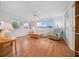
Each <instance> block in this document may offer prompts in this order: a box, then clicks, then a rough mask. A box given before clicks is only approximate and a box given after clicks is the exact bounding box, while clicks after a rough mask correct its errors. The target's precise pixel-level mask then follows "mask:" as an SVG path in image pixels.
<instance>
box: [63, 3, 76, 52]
mask: <svg viewBox="0 0 79 59" xmlns="http://www.w3.org/2000/svg"><path fill="white" fill-rule="evenodd" d="M73 4H74V2H70V3H69V4H68V7H67V9H66V13H65V18H64V19H65V21H66V28H65V29H64V30H65V41H66V43H67V44H68V46H69V47H70V48H71V49H72V50H73V51H75V32H73V31H72V30H73V29H72V27H73V26H74V24H75V23H73V21H75V19H74V18H75V16H73V13H75V10H74V11H73V8H72V5H73Z"/></svg>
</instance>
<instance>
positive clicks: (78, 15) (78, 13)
mask: <svg viewBox="0 0 79 59" xmlns="http://www.w3.org/2000/svg"><path fill="white" fill-rule="evenodd" d="M75 55H76V56H79V1H76V2H75Z"/></svg>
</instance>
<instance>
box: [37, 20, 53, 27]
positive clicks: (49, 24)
mask: <svg viewBox="0 0 79 59" xmlns="http://www.w3.org/2000/svg"><path fill="white" fill-rule="evenodd" d="M37 27H38V28H52V27H53V20H52V19H44V20H41V21H40V22H37Z"/></svg>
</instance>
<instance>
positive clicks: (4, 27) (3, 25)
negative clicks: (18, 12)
mask: <svg viewBox="0 0 79 59" xmlns="http://www.w3.org/2000/svg"><path fill="white" fill-rule="evenodd" d="M0 28H1V29H2V30H3V31H1V32H2V36H3V37H8V34H9V33H10V30H12V29H14V28H13V27H12V25H11V24H10V23H4V22H3V23H1V26H0Z"/></svg>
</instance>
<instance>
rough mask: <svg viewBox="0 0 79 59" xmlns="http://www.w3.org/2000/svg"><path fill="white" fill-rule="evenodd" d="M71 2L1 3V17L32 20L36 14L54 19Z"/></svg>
mask: <svg viewBox="0 0 79 59" xmlns="http://www.w3.org/2000/svg"><path fill="white" fill-rule="evenodd" d="M68 4H69V2H67V1H59V2H58V1H50V2H44V1H40V2H39V1H38V2H37V1H31V2H29V1H28V2H27V1H23V2H22V1H19V2H17V1H16V2H15V1H14V2H11V1H10V2H9V1H6V2H0V15H4V16H8V17H12V16H19V17H22V18H28V19H32V18H33V17H34V16H33V13H34V12H35V13H36V14H37V15H38V16H40V17H54V16H57V15H60V14H62V13H63V12H64V11H65V9H66V7H67V5H68Z"/></svg>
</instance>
